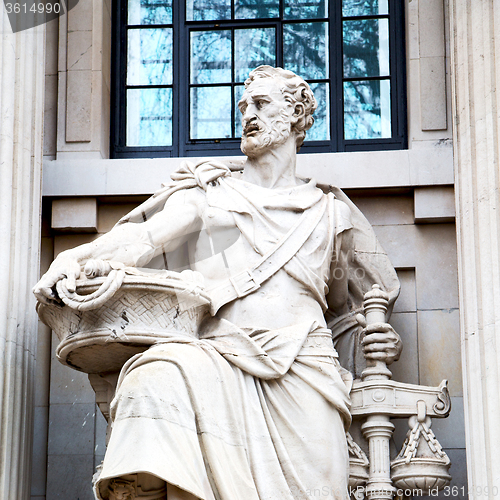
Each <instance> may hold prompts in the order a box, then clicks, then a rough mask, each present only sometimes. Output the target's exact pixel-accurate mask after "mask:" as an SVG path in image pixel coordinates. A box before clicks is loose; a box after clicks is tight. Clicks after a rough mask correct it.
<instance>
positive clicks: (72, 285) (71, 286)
mask: <svg viewBox="0 0 500 500" xmlns="http://www.w3.org/2000/svg"><path fill="white" fill-rule="evenodd" d="M67 278H68V281H67V282H66V288H67V289H68V292H71V293H73V292H74V291H75V290H76V277H75V274H74V273H73V272H71V271H70V272H69V273H68V276H67Z"/></svg>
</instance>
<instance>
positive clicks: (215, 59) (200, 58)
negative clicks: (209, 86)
mask: <svg viewBox="0 0 500 500" xmlns="http://www.w3.org/2000/svg"><path fill="white" fill-rule="evenodd" d="M230 81H231V31H230V30H224V31H221V30H218V31H192V32H191V83H224V82H230Z"/></svg>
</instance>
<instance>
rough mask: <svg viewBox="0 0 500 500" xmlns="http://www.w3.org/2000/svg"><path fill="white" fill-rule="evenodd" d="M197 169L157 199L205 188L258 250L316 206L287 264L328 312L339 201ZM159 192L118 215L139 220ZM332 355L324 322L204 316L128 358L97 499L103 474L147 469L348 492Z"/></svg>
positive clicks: (198, 488) (239, 492)
mask: <svg viewBox="0 0 500 500" xmlns="http://www.w3.org/2000/svg"><path fill="white" fill-rule="evenodd" d="M201 170H202V169H198V171H197V169H196V168H192V169H191V173H192V174H194V175H189V172H188V173H187V174H183V173H182V172H181V174H180V175H179V174H177V175H178V177H177V179H176V181H177V182H176V183H174V185H173V186H168V187H167V188H166V190H163V192H160V193H159V195H156V197H157V198H162V197H163V198H164V199H165V200H166V199H168V196H169V193H170V194H171V193H172V192H175V191H176V190H178V189H182V188H192V187H194V186H195V185H197V186H202V187H203V189H204V190H205V192H206V197H207V203H208V205H209V206H214V207H217V208H222V209H224V210H228V211H230V212H232V213H233V215H234V216H235V221H236V224H237V226H238V228H239V230H240V231H241V234H242V236H243V237H244V238H246V239H247V241H248V242H249V243H250V245H251V246H252V248H253V249H254V250H255V252H256V255H262V254H264V253H265V252H266V251H268V250H269V248H270V247H271V246H272V245H274V244H275V243H276V241H277V240H278V239H279V238H280V237H281V236H282V235H283V233H284V232H286V231H288V229H289V228H290V227H291V226H292V225H293V223H294V222H295V220H296V218H297V217H300V216H301V214H302V213H303V212H304V211H305V210H308V209H310V208H312V207H314V206H316V204H317V203H324V205H325V210H324V213H323V216H322V218H321V220H320V222H319V224H318V226H317V227H316V228H315V229H314V231H313V232H312V234H311V236H310V237H309V238H308V240H307V241H306V242H305V243H304V245H303V246H302V247H301V249H300V250H299V252H298V253H297V254H296V255H295V256H294V257H293V258H292V259H291V260H290V261H289V262H287V264H286V265H285V266H284V268H283V269H284V271H285V272H287V273H288V274H289V276H292V277H293V278H294V279H295V280H296V281H297V283H298V284H300V286H301V287H302V290H303V293H308V294H310V295H311V296H313V297H314V298H315V299H316V300H317V301H318V303H320V305H321V306H322V308H323V310H324V311H326V310H327V307H328V306H327V303H326V294H327V292H328V281H329V278H330V277H329V272H330V262H331V260H332V256H333V254H334V252H338V250H339V248H338V247H339V242H340V238H341V233H342V232H343V231H345V230H348V229H350V228H351V222H350V213H351V211H350V209H349V208H348V207H347V205H346V204H345V203H343V202H341V201H338V200H337V199H335V196H334V195H332V194H330V195H328V196H327V195H325V194H323V192H321V191H320V190H319V189H318V188H316V187H315V183H314V182H313V181H310V182H309V183H308V184H306V185H303V186H298V187H296V188H289V189H282V190H267V189H265V188H260V187H257V186H253V185H248V184H247V183H243V182H242V181H239V180H237V179H231V178H230V177H228V174H227V172H224V169H222V170H223V173H222V174H221V173H220V172H219V174H218V175H213V172H212V171H213V170H214V168H213V166H212V167H211V168H208V169H206V172H205V181H203V179H200V178H199V174H200V171H201ZM219 170H221V169H220V168H219ZM207 173H208V174H209V176H208V179H209V180H208V182H207V181H206V179H207V175H206V174H207ZM183 175H184V177H182V176H183ZM202 175H203V172H202ZM196 176H198V178H195V177H196ZM224 177H227V178H224ZM193 178H195V183H194V184H193ZM179 185H182V187H179ZM271 191H272V192H271ZM165 193H166V195H165ZM221 193H223V196H221ZM326 197H327V199H328V201H327V202H326V203H325V198H326ZM157 201H158V200H156V202H155V203H153V204H151V202H149V203H148V202H145V204H144V206H142V207H139V208H138V210H136V211H133V212H132V213H131V214H129V216H127V217H126V218H125V219H124V220H123V221H122V222H139V221H138V220H137V218H138V216H141V217H142V218H143V220H145V219H146V217H147V215H146V214H147V212H148V211H149V212H150V213H153V212H155V211H157V210H158V208H157V205H158V203H157ZM283 211H286V215H287V217H285V218H283V217H280V213H282V212H283ZM278 220H279V223H278ZM283 220H286V221H287V223H286V224H285V226H283ZM345 272H348V270H347V269H346V270H345ZM270 279H272V277H271V278H270ZM283 300H286V291H283ZM351 312H352V311H351ZM337 358H338V356H337V353H336V351H335V349H334V347H333V344H332V335H331V331H330V330H328V329H326V328H324V327H322V326H321V325H319V324H318V323H317V322H316V321H314V320H309V319H308V318H303V321H298V322H297V324H294V325H291V326H287V327H284V328H280V329H275V330H266V329H262V328H260V329H257V328H249V327H245V328H240V327H239V326H238V325H235V324H233V323H231V322H229V321H227V320H225V319H222V318H219V317H217V315H216V316H215V317H212V318H209V319H207V321H206V322H205V323H204V324H203V325H202V328H201V330H200V332H199V339H191V338H185V337H181V336H172V337H170V338H168V339H165V340H164V341H162V342H161V343H158V344H157V345H155V346H153V347H151V348H150V349H148V351H146V352H145V353H142V354H139V355H137V356H135V357H134V358H132V359H131V360H129V362H128V363H127V364H126V365H125V366H124V367H123V369H122V372H121V374H120V378H119V382H118V386H117V390H116V395H115V398H114V400H113V402H112V405H111V418H112V427H111V436H110V441H109V443H108V447H107V451H106V456H105V459H104V463H103V466H102V470H101V472H100V476H99V479H98V481H97V482H96V494H97V496H98V498H103V497H102V496H101V491H105V489H106V485H107V483H108V481H109V479H110V478H113V477H119V476H123V475H126V474H132V473H138V472H146V473H149V474H153V475H155V476H158V477H160V478H162V479H163V480H165V481H166V482H168V483H170V484H173V485H175V486H177V487H179V488H181V489H183V490H185V491H188V492H190V493H191V494H193V495H195V496H196V497H198V498H200V499H203V500H212V499H217V500H303V499H309V498H325V499H335V500H346V499H347V498H348V494H347V481H348V456H347V446H346V440H345V430H346V429H347V428H348V426H349V422H350V415H349V396H348V390H349V382H348V381H347V380H348V377H346V376H345V370H344V371H342V368H341V367H340V364H339V362H338V359H337ZM346 381H347V382H346Z"/></svg>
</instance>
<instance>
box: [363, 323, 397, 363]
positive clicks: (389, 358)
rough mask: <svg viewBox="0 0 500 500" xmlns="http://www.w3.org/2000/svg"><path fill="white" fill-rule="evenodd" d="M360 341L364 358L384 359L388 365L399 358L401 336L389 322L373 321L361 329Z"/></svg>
mask: <svg viewBox="0 0 500 500" xmlns="http://www.w3.org/2000/svg"><path fill="white" fill-rule="evenodd" d="M363 333H364V334H365V336H364V337H363V340H362V341H361V344H362V346H363V353H364V355H365V358H366V359H370V360H374V361H385V363H386V364H388V365H390V364H391V363H393V362H394V361H397V360H398V359H399V356H400V355H401V351H402V350H403V343H402V342H401V337H400V336H399V335H398V334H397V333H396V331H395V330H394V328H392V326H391V325H389V323H374V324H371V325H368V326H366V327H365V328H364V329H363Z"/></svg>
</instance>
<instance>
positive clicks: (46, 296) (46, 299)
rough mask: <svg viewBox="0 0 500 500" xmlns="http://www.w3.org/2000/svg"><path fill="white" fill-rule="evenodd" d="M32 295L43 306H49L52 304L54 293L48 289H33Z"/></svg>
mask: <svg viewBox="0 0 500 500" xmlns="http://www.w3.org/2000/svg"><path fill="white" fill-rule="evenodd" d="M33 293H34V294H35V297H36V298H37V300H38V301H39V302H42V303H43V304H48V305H50V304H53V303H54V293H53V292H52V289H51V288H50V287H35V289H34V290H33Z"/></svg>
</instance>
